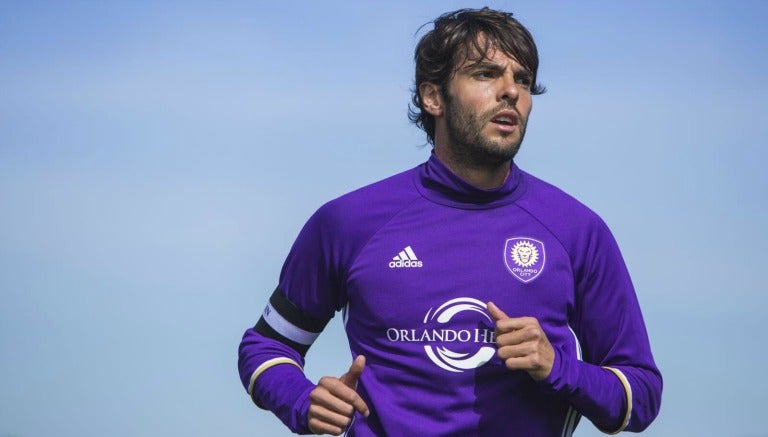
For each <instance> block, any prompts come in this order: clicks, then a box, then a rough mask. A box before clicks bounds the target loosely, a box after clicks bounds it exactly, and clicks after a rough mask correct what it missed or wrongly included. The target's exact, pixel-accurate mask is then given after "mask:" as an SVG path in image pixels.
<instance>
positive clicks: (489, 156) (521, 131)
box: [444, 93, 528, 167]
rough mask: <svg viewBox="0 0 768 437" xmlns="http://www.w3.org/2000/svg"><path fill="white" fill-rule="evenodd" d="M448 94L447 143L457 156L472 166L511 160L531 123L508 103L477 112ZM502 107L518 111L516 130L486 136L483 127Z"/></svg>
mask: <svg viewBox="0 0 768 437" xmlns="http://www.w3.org/2000/svg"><path fill="white" fill-rule="evenodd" d="M444 95H445V96H446V109H445V122H446V127H447V130H448V140H449V141H448V144H450V145H451V146H450V147H451V149H452V150H451V152H452V154H453V156H454V157H456V158H457V159H459V160H460V161H461V162H462V163H463V164H465V165H468V166H471V167H488V166H498V165H501V164H503V163H505V162H508V161H511V160H512V159H513V158H514V157H515V155H516V154H517V151H518V150H520V144H521V143H522V142H523V137H525V126H526V123H527V122H528V120H527V118H524V117H523V116H522V114H520V112H519V111H517V109H516V108H515V107H514V105H510V104H508V103H502V104H500V105H499V106H497V107H495V108H493V109H491V110H488V111H485V112H483V113H481V114H479V115H478V114H476V113H474V112H473V111H472V110H471V109H470V108H467V107H465V106H462V105H461V104H460V103H457V102H456V100H455V99H454V98H452V97H451V96H449V95H448V93H444ZM502 110H512V111H515V112H516V113H517V129H515V132H512V133H510V134H506V135H503V134H502V135H500V136H499V137H498V138H489V137H488V136H486V135H483V132H482V131H483V128H484V127H485V126H487V125H488V123H490V122H491V120H492V119H493V117H494V116H495V115H496V114H498V113H499V111H502Z"/></svg>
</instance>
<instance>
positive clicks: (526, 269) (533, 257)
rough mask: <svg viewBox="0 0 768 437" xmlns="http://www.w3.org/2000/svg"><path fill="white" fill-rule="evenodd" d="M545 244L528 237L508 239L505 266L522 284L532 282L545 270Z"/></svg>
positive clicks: (505, 246)
mask: <svg viewBox="0 0 768 437" xmlns="http://www.w3.org/2000/svg"><path fill="white" fill-rule="evenodd" d="M545 259H546V255H545V253H544V243H542V242H541V241H539V240H534V239H533V238H528V237H515V238H509V239H507V242H506V244H505V245H504V264H505V265H506V266H507V270H509V273H512V276H514V277H515V278H517V279H519V280H520V281H522V282H531V281H533V280H534V279H536V278H537V277H538V276H539V275H540V274H541V272H542V270H544V261H545Z"/></svg>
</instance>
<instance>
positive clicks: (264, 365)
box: [248, 357, 304, 397]
mask: <svg viewBox="0 0 768 437" xmlns="http://www.w3.org/2000/svg"><path fill="white" fill-rule="evenodd" d="M278 364H292V365H294V366H296V367H298V368H299V370H301V371H302V372H304V369H302V368H301V366H300V365H299V363H297V362H296V361H293V360H292V359H290V358H288V357H277V358H272V359H271V360H267V361H264V362H263V363H261V365H260V366H259V367H257V368H256V370H254V371H253V373H252V374H251V382H250V383H248V394H249V395H250V396H251V397H253V385H254V384H255V383H256V378H258V377H259V375H261V374H262V373H264V371H265V370H267V369H269V368H270V367H274V366H277V365H278Z"/></svg>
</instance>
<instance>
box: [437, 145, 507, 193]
mask: <svg viewBox="0 0 768 437" xmlns="http://www.w3.org/2000/svg"><path fill="white" fill-rule="evenodd" d="M435 156H437V159H439V160H440V162H442V163H443V165H445V166H446V167H448V169H450V170H451V171H452V172H453V173H454V174H456V176H458V177H460V178H462V179H464V180H465V181H467V182H469V183H470V184H472V185H474V186H475V187H477V188H482V189H484V190H492V189H494V188H498V187H500V186H502V185H504V182H505V181H506V180H507V176H509V167H510V165H511V161H510V160H505V161H501V162H493V163H482V164H481V163H472V162H467V160H466V159H462V158H461V157H456V156H453V154H452V153H450V151H449V150H447V149H446V148H442V147H435Z"/></svg>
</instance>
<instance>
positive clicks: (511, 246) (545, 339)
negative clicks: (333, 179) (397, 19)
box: [239, 8, 662, 437]
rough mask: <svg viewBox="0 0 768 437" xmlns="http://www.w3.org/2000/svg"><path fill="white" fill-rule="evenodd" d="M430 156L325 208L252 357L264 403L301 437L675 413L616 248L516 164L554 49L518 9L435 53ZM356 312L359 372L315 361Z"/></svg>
mask: <svg viewBox="0 0 768 437" xmlns="http://www.w3.org/2000/svg"><path fill="white" fill-rule="evenodd" d="M415 61H416V81H415V88H414V93H413V98H412V107H411V113H410V117H411V120H412V121H413V122H415V124H416V125H418V126H419V127H420V128H421V129H423V130H424V131H425V132H426V134H427V139H428V141H429V143H430V144H432V145H433V150H432V154H431V156H430V157H429V159H428V160H427V162H426V163H424V164H422V165H420V166H418V167H416V168H414V169H411V170H408V171H406V172H403V173H400V174H398V175H395V176H392V177H390V178H388V179H385V180H383V181H380V182H377V183H374V184H372V185H369V186H367V187H364V188H361V189H359V190H357V191H354V192H351V193H349V194H347V195H344V196H342V197H340V198H338V199H335V200H332V201H330V202H328V203H327V204H325V205H324V206H322V207H321V208H320V209H319V210H318V211H317V212H316V213H315V214H314V215H313V216H312V217H311V218H310V219H309V221H308V222H307V223H306V225H305V226H304V228H303V229H302V231H301V233H300V234H299V236H298V238H297V240H296V242H295V243H294V245H293V247H292V249H291V251H290V254H289V255H288V258H287V259H286V261H285V264H284V266H283V269H282V272H281V274H280V280H279V283H278V286H277V289H276V290H275V291H274V293H273V294H272V296H271V297H270V299H269V302H268V303H267V305H266V309H265V310H264V312H263V314H262V317H261V318H260V319H259V321H258V323H257V324H256V326H255V327H253V328H251V329H248V330H247V331H246V332H245V335H244V337H243V340H242V342H241V344H240V355H239V370H240V376H241V379H242V382H243V385H244V386H245V388H246V390H247V391H248V393H249V394H250V396H251V398H252V399H253V401H254V402H255V403H256V405H258V406H260V407H262V408H267V409H270V410H271V411H273V412H274V413H275V414H276V415H277V416H278V417H279V418H280V419H281V420H282V421H283V422H284V423H285V424H286V425H287V426H288V427H289V428H290V429H291V430H293V431H294V432H297V433H315V434H333V435H338V434H341V433H343V432H345V431H346V432H347V435H349V436H385V435H386V436H433V435H434V436H462V437H465V436H492V435H505V436H526V437H536V436H553V437H554V436H570V435H571V434H572V432H573V430H574V428H575V427H576V425H577V424H578V422H579V419H580V417H581V416H585V417H587V418H588V419H589V420H591V421H592V422H593V423H594V424H595V425H596V426H597V427H598V428H599V429H601V430H604V431H605V432H608V433H616V432H619V431H622V430H630V431H641V430H643V429H645V428H646V427H647V426H648V425H649V424H650V423H651V421H652V420H653V419H654V418H655V417H656V415H657V414H658V411H659V407H660V403H661V390H662V379H661V374H660V372H659V370H658V369H657V367H656V365H655V363H654V360H653V356H652V354H651V349H650V346H649V341H648V336H647V333H646V329H645V326H644V322H643V318H642V314H641V312H640V308H639V305H638V302H637V298H636V295H635V291H634V289H633V286H632V283H631V281H630V277H629V274H628V272H627V269H626V267H625V265H624V261H623V260H622V257H621V254H620V252H619V249H618V247H617V245H616V242H615V240H614V238H613V236H612V235H611V233H610V231H609V230H608V228H607V226H606V225H605V224H604V223H603V221H602V220H601V219H600V218H599V217H598V216H597V215H596V214H595V213H593V212H592V211H591V210H589V209H588V208H587V207H585V206H584V205H582V204H581V203H579V202H578V201H577V200H575V199H574V198H572V197H570V196H569V195H567V194H565V193H563V192H562V191H561V190H559V189H558V188H556V187H554V186H552V185H549V184H547V183H546V182H543V181H541V180H539V179H537V178H535V177H533V176H531V175H530V174H528V173H525V172H524V171H522V170H521V169H520V168H518V167H517V165H516V164H515V163H514V161H513V158H514V156H515V154H516V153H517V151H518V149H519V147H520V144H521V142H522V141H523V137H524V135H525V129H526V124H527V122H528V116H529V115H530V112H531V101H532V96H533V95H536V94H540V93H541V92H543V88H542V87H541V86H540V85H539V84H538V82H537V77H536V74H537V69H538V53H537V50H536V45H535V44H534V41H533V39H532V37H531V35H530V33H529V32H528V31H527V30H526V29H525V27H523V26H522V25H521V24H520V23H519V22H518V21H517V20H515V19H514V18H513V17H512V14H508V13H504V12H499V11H494V10H491V9H487V8H484V9H480V10H467V9H465V10H459V11H455V12H451V13H447V14H444V15H442V16H440V17H439V18H438V19H437V20H435V22H434V29H432V30H431V31H429V32H428V33H427V34H426V35H424V37H423V38H422V39H421V41H420V42H419V44H418V46H417V47H416V51H415ZM336 311H343V318H344V326H345V330H346V333H347V336H348V339H349V346H350V349H351V358H350V367H349V370H348V371H347V372H346V373H345V374H343V375H341V376H340V377H331V376H329V377H324V378H321V379H320V381H319V382H318V383H317V384H315V383H313V382H311V381H309V380H308V379H307V378H306V377H305V376H304V373H303V371H302V369H303V366H304V355H305V353H306V352H307V350H308V349H309V347H310V346H311V345H312V342H313V341H314V340H315V338H317V336H318V335H319V334H320V332H321V331H322V330H323V328H324V327H325V325H326V323H327V322H328V321H329V320H330V319H331V318H332V316H333V315H334V313H335V312H336Z"/></svg>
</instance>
